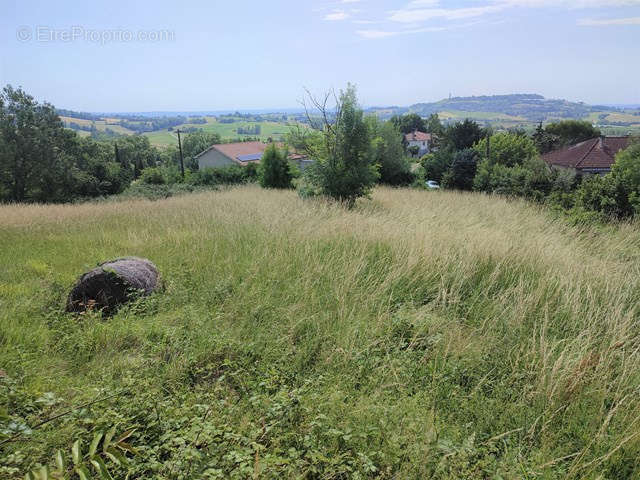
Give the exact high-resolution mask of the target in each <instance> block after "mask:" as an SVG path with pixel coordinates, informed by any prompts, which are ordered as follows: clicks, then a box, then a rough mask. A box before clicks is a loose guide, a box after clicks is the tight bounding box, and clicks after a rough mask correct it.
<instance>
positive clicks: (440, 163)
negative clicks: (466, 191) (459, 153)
mask: <svg viewBox="0 0 640 480" xmlns="http://www.w3.org/2000/svg"><path fill="white" fill-rule="evenodd" d="M420 163H422V166H423V167H424V172H425V178H426V179H427V180H434V181H436V182H438V183H440V182H441V181H442V176H443V175H444V174H445V172H446V171H447V170H449V168H450V167H451V164H452V163H453V153H452V152H451V151H450V150H448V149H440V150H437V151H435V152H433V153H428V154H426V155H425V156H424V157H422V159H421V160H420Z"/></svg>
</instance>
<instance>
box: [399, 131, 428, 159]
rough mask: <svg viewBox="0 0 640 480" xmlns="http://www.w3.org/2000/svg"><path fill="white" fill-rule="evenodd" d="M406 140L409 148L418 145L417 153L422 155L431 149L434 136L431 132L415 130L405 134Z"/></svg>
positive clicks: (419, 155)
mask: <svg viewBox="0 0 640 480" xmlns="http://www.w3.org/2000/svg"><path fill="white" fill-rule="evenodd" d="M404 141H405V144H406V145H407V148H411V147H418V153H417V154H416V156H418V157H421V156H422V155H425V154H427V153H429V152H430V151H431V141H432V136H431V134H430V133H424V132H420V131H418V130H414V131H413V132H411V133H407V134H406V135H405V136H404Z"/></svg>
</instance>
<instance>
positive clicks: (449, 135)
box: [441, 119, 485, 150]
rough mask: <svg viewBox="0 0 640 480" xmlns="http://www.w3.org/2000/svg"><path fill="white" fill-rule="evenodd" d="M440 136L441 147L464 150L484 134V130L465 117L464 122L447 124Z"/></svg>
mask: <svg viewBox="0 0 640 480" xmlns="http://www.w3.org/2000/svg"><path fill="white" fill-rule="evenodd" d="M442 136H443V139H442V142H441V145H442V147H444V148H452V149H454V150H464V149H466V148H471V147H473V145H474V144H475V143H477V142H478V141H479V140H480V139H481V138H482V137H484V136H485V132H484V130H483V129H482V128H481V127H480V125H478V124H477V123H476V122H474V121H473V120H469V119H466V120H465V121H464V122H457V123H454V124H453V125H449V126H447V127H446V128H445V129H444V132H443V134H442Z"/></svg>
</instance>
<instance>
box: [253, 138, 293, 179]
mask: <svg viewBox="0 0 640 480" xmlns="http://www.w3.org/2000/svg"><path fill="white" fill-rule="evenodd" d="M258 178H259V180H260V185H261V186H262V187H263V188H291V187H292V185H291V180H292V179H293V175H292V173H291V169H290V166H289V162H288V161H287V153H286V152H282V151H281V150H280V149H278V148H277V147H276V145H275V144H273V143H271V144H269V145H268V146H267V148H266V149H265V151H264V153H263V154H262V159H261V160H260V165H259V166H258Z"/></svg>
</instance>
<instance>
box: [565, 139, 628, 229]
mask: <svg viewBox="0 0 640 480" xmlns="http://www.w3.org/2000/svg"><path fill="white" fill-rule="evenodd" d="M639 171H640V144H638V143H635V144H632V145H631V146H630V147H628V148H627V149H626V150H622V151H620V152H618V154H617V155H616V162H615V163H614V165H613V167H612V169H611V172H610V173H609V174H607V175H605V176H604V177H601V176H597V175H594V176H591V177H588V178H587V179H585V180H584V181H583V182H582V184H581V186H580V188H579V189H578V190H577V191H576V193H575V208H576V209H577V210H583V211H593V212H597V213H599V214H601V215H602V216H604V217H605V218H616V219H621V218H628V217H632V216H634V215H638V214H640V174H639V173H638V172H639Z"/></svg>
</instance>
